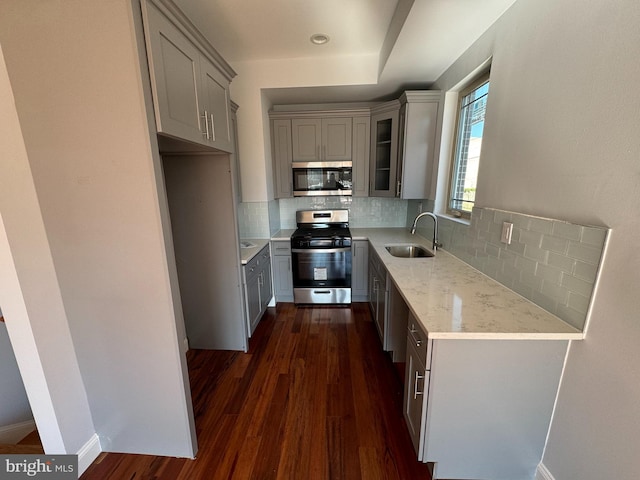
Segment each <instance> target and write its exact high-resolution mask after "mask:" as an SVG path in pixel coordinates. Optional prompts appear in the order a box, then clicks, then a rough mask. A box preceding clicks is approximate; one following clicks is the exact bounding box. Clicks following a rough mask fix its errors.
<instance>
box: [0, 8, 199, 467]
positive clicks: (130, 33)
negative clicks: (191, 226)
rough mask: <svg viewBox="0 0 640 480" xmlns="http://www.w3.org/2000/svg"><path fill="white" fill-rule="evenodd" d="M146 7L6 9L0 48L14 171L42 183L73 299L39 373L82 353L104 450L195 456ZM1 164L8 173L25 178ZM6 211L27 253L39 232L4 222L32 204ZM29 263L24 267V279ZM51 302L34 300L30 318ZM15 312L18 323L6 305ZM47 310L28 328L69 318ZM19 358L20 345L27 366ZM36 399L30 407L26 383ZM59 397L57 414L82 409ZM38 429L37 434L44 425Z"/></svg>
mask: <svg viewBox="0 0 640 480" xmlns="http://www.w3.org/2000/svg"><path fill="white" fill-rule="evenodd" d="M136 3H137V2H135V1H131V0H113V1H108V2H86V1H82V0H66V1H64V2H50V1H47V0H36V1H31V2H22V1H21V0H15V1H3V2H1V3H0V43H1V44H2V47H3V50H4V53H5V58H6V63H7V68H8V73H9V79H10V81H11V86H12V87H13V92H14V95H15V101H16V107H17V112H18V116H19V121H20V126H21V128H22V135H23V137H24V146H25V147H26V156H25V158H18V159H16V162H19V166H20V167H21V168H22V169H23V170H28V169H30V171H31V174H32V175H33V178H32V179H31V178H29V180H31V181H32V182H33V184H34V185H35V192H36V194H37V199H36V203H35V207H34V208H38V207H39V211H38V210H36V212H34V215H35V214H36V213H38V214H41V216H42V220H43V232H44V237H45V239H44V240H43V241H46V242H47V243H48V245H47V246H48V247H49V248H50V254H51V261H52V265H53V266H54V267H55V271H54V272H53V275H54V277H55V278H56V279H57V286H59V293H58V294H59V295H60V297H61V299H62V302H63V311H62V312H59V314H60V316H61V319H60V322H62V315H66V321H65V327H66V331H67V332H70V334H71V337H72V339H73V345H71V344H70V345H69V347H67V346H65V344H63V343H60V342H58V341H57V337H52V340H51V342H49V343H48V344H47V347H48V348H49V350H47V351H46V353H47V355H48V356H45V357H44V358H41V361H42V364H43V366H44V367H49V365H50V364H55V363H56V359H54V358H52V357H51V355H54V353H57V354H58V355H59V356H60V357H61V358H65V357H66V356H67V355H69V356H73V355H75V357H76V358H77V365H78V366H79V369H80V374H81V375H82V382H83V383H84V388H85V389H86V398H87V399H88V404H89V407H90V410H91V412H90V413H91V419H92V420H93V426H94V427H95V431H96V432H97V433H98V435H99V436H100V442H101V444H102V447H103V449H104V450H108V451H121V452H132V453H151V454H158V455H171V456H182V457H190V456H193V454H194V452H195V448H196V447H195V438H194V429H193V414H192V410H191V400H190V397H189V385H188V378H187V377H186V359H185V355H184V352H183V351H182V350H181V349H180V347H179V344H178V336H179V332H180V326H179V325H177V324H176V317H177V316H178V315H179V314H180V307H179V305H178V306H176V304H175V303H174V299H176V298H178V297H177V295H176V294H175V293H176V292H175V291H172V288H171V287H172V285H171V277H170V272H172V266H171V265H169V264H168V262H170V261H171V260H170V259H169V258H168V256H167V248H169V249H170V245H169V247H167V243H166V242H167V239H166V237H165V234H166V229H165V230H163V222H166V219H167V218H168V216H167V212H166V199H165V198H164V192H163V191H162V190H161V189H160V190H158V185H162V180H161V173H159V172H161V171H160V170H159V168H160V167H159V165H160V159H159V155H158V154H157V151H156V150H155V149H154V145H153V142H154V140H153V139H154V138H155V132H153V131H151V132H150V131H149V127H148V116H147V110H146V105H145V103H144V101H145V97H144V95H143V93H144V92H143V83H142V79H143V75H144V72H141V71H140V63H139V58H138V50H137V43H136V42H137V40H138V38H137V37H136V31H134V24H135V22H136V21H137V19H136V18H134V16H133V15H132V8H131V7H132V5H135V4H136ZM0 165H1V167H0V168H2V172H1V174H0V177H2V178H3V179H5V178H12V177H15V172H13V171H12V170H11V168H10V166H9V165H7V164H6V163H5V162H4V161H3V162H2V163H1V164H0ZM3 193H4V191H3ZM16 199H17V200H20V197H16ZM0 207H1V208H2V210H1V213H2V216H3V218H4V220H5V224H6V226H7V234H8V240H9V243H10V244H12V247H13V248H14V249H15V248H16V246H17V245H20V246H21V248H22V250H24V251H25V254H27V253H29V246H30V244H31V243H32V242H33V239H32V235H30V233H31V232H29V231H27V230H21V231H9V226H10V225H9V224H8V223H7V218H10V215H18V214H19V212H20V210H21V209H22V206H21V205H20V204H19V203H16V202H13V203H11V202H7V203H3V204H1V205H0ZM169 236H170V232H169ZM11 253H12V254H13V259H14V260H15V259H16V253H15V252H11ZM37 260H39V259H38V258H34V260H33V261H34V262H36V261H37ZM44 260H46V259H44ZM44 260H43V261H44ZM35 265H36V266H39V265H40V264H38V263H36V264H35ZM45 265H46V263H45ZM31 266H32V265H29V264H19V263H17V262H16V271H17V274H18V275H21V274H26V273H28V272H29V268H30V267H31ZM174 267H175V266H173V268H174ZM43 293H49V292H44V291H43V292H41V295H42V294H43ZM54 293H55V292H54ZM2 300H3V301H2V306H3V308H5V307H7V305H6V303H5V302H4V299H2ZM40 301H41V299H40V298H39V297H38V296H37V295H30V296H27V295H25V303H26V307H27V310H28V309H29V308H35V306H37V305H39V303H40ZM5 313H6V314H7V317H8V318H9V319H11V312H10V311H9V308H8V307H7V308H6V311H5ZM36 313H37V316H31V315H30V316H29V318H28V319H24V322H25V327H28V326H29V324H30V325H31V326H35V325H36V323H37V322H42V323H47V322H51V319H50V318H48V317H47V315H48V314H49V316H50V315H52V314H53V315H58V312H57V311H54V312H46V311H44V312H43V311H41V310H38V311H37V312H36ZM52 325H55V324H52ZM9 327H11V325H9ZM62 331H63V332H64V331H65V330H64V329H63V330H62ZM11 333H12V332H11V329H10V334H11ZM34 333H35V332H34ZM13 340H14V336H13V335H12V341H13ZM14 347H15V342H14ZM21 354H22V355H24V354H25V352H24V351H19V350H18V349H17V348H16V356H17V358H18V362H19V363H20V360H21ZM41 354H42V352H41ZM61 370H62V371H61V372H60V374H61V375H62V374H63V373H65V372H66V371H67V369H64V368H62V367H61ZM23 377H24V375H23ZM25 383H27V379H26V378H25ZM52 383H53V382H52ZM54 385H55V383H54ZM63 386H64V383H62V384H61V386H60V388H63ZM76 390H77V388H75V387H74V388H72V389H70V391H69V392H68V395H72V394H74V393H76ZM27 393H28V394H29V397H30V399H31V397H32V395H31V392H29V385H27ZM37 393H38V392H35V394H37ZM56 400H57V399H55V398H54V399H53V403H54V407H55V409H56V410H61V411H63V412H65V413H66V410H67V409H69V410H72V409H73V407H74V404H73V403H71V402H69V404H68V405H67V404H58V403H57V401H56ZM32 404H33V401H32ZM34 413H35V409H34ZM73 413H74V414H76V415H79V414H80V415H81V414H82V411H80V410H79V412H78V413H76V412H73ZM69 415H70V416H69V421H76V422H79V420H78V419H77V418H74V417H73V416H72V415H71V412H70V414H69ZM36 421H37V423H38V427H39V428H40V421H39V420H38V417H37V415H36ZM46 447H47V446H46V444H45V449H46Z"/></svg>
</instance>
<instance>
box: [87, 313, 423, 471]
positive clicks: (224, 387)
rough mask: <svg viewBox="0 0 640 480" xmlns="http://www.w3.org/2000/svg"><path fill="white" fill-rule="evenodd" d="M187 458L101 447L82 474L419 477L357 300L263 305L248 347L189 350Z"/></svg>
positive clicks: (391, 378) (397, 387)
mask: <svg viewBox="0 0 640 480" xmlns="http://www.w3.org/2000/svg"><path fill="white" fill-rule="evenodd" d="M187 358H188V363H189V373H190V380H191V387H192V396H193V402H194V412H195V420H196V428H197V435H198V446H199V451H198V454H197V458H196V460H188V459H180V458H169V457H154V456H148V455H123V454H112V453H103V454H101V455H100V456H99V457H98V459H97V460H96V461H95V462H94V464H93V465H91V466H90V467H89V468H88V469H87V471H86V472H85V473H84V474H83V475H82V477H81V478H82V479H83V480H93V479H100V480H109V479H112V480H123V479H126V480H131V479H159V480H164V479H167V480H169V479H171V480H175V479H257V480H266V479H291V480H298V479H345V480H356V479H362V480H375V479H390V480H393V479H397V480H414V479H422V480H430V478H431V477H430V475H429V473H428V470H427V467H426V465H424V464H420V463H419V462H418V461H417V460H416V456H415V454H414V450H413V446H412V444H411V439H410V437H409V433H408V431H407V429H406V426H405V423H404V419H403V417H402V382H401V379H400V375H399V374H398V370H397V368H394V366H393V364H392V363H391V361H390V359H389V357H388V356H387V355H386V354H384V353H383V352H382V350H381V346H380V341H379V339H378V336H377V332H376V330H375V327H374V324H373V322H372V321H371V317H370V314H369V309H368V306H367V305H366V304H364V303H356V304H353V305H352V306H351V307H344V308H343V307H313V308H312V307H303V308H297V307H295V306H294V305H293V304H278V307H277V309H269V311H268V312H267V314H266V315H265V316H264V318H263V319H262V321H261V322H260V324H259V325H258V328H257V329H256V332H255V334H254V336H253V337H252V338H251V342H250V351H249V353H247V354H244V353H239V352H220V351H207V350H192V351H189V353H188V357H187Z"/></svg>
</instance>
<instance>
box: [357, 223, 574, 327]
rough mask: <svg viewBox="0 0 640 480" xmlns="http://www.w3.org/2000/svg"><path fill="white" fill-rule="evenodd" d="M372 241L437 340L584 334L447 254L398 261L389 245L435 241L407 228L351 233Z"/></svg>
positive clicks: (398, 286)
mask: <svg viewBox="0 0 640 480" xmlns="http://www.w3.org/2000/svg"><path fill="white" fill-rule="evenodd" d="M351 234H352V237H353V239H354V240H364V239H368V240H369V243H370V245H371V246H372V247H373V248H374V249H375V251H376V253H377V254H378V256H379V257H380V259H381V261H382V263H383V264H384V265H385V267H386V268H387V271H388V272H389V274H390V276H391V279H392V281H393V283H394V284H395V285H396V286H397V288H398V290H399V292H400V294H401V295H402V296H403V297H404V299H405V301H406V302H407V305H408V306H409V309H410V310H411V312H412V313H413V314H414V316H415V317H416V319H417V320H418V321H419V322H420V323H421V325H422V327H423V328H424V329H425V330H426V332H427V333H428V335H429V337H430V338H434V339H480V338H481V339H502V340H505V339H539V340H545V339H548V340H580V339H582V338H583V333H582V332H581V331H579V330H577V329H576V328H574V327H572V326H571V325H569V324H568V323H566V322H564V321H562V320H561V319H559V318H558V317H556V316H555V315H553V314H551V313H549V312H547V311H546V310H544V309H542V308H541V307H539V306H537V305H535V304H534V303H532V302H530V301H529V300H527V299H525V298H524V297H521V296H520V295H518V294H517V293H515V292H514V291H512V290H510V289H508V288H507V287H505V286H503V285H502V284H500V283H498V282H496V281H495V280H493V279H491V278H489V277H488V276H486V275H484V274H482V273H481V272H479V271H478V270H476V269H475V268H473V267H471V266H469V265H468V264H466V263H464V262H462V261H461V260H459V259H458V258H456V257H454V256H453V255H451V254H449V253H448V252H446V251H444V250H438V251H437V252H436V255H435V257H431V258H397V257H393V256H391V254H389V252H387V250H386V249H385V248H384V247H385V245H389V244H394V243H396V244H398V243H416V244H420V245H422V246H424V247H426V248H428V249H429V250H431V241H430V240H427V239H425V238H424V237H421V236H420V235H411V234H410V233H409V231H408V230H407V229H406V228H352V229H351Z"/></svg>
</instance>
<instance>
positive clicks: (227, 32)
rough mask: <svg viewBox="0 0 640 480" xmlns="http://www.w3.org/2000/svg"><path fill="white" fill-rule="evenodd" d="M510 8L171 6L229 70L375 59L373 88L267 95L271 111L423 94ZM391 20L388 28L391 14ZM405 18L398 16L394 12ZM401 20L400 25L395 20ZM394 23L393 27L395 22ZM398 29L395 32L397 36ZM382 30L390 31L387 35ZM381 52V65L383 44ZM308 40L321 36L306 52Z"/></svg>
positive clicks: (384, 0) (383, 2)
mask: <svg viewBox="0 0 640 480" xmlns="http://www.w3.org/2000/svg"><path fill="white" fill-rule="evenodd" d="M514 1H515V0H415V1H414V0H399V1H398V0H269V1H266V0H175V3H176V4H177V5H178V6H179V7H180V8H181V9H182V10H183V11H184V12H185V13H186V14H187V16H188V17H189V18H190V19H191V20H192V21H193V23H194V24H195V25H196V26H197V27H198V29H199V30H200V31H201V32H202V33H203V34H204V35H205V36H206V37H207V38H208V39H209V40H210V41H211V43H212V44H213V45H215V47H216V49H217V50H218V52H220V54H221V55H222V56H223V57H224V58H225V59H226V60H227V61H228V62H229V63H230V64H231V65H232V66H233V64H234V62H241V61H243V62H244V61H255V60H270V59H279V60H281V59H286V58H307V57H318V56H324V57H332V56H336V57H337V56H345V55H352V56H359V55H371V54H375V55H381V65H383V68H382V71H381V74H380V79H379V83H378V85H375V86H362V87H357V86H355V87H354V86H350V87H341V86H334V87H313V88H309V87H307V88H303V89H292V88H287V89H273V90H271V91H270V92H269V96H270V98H271V99H272V101H273V102H274V103H301V101H302V99H304V103H310V99H312V100H313V101H314V102H344V101H367V100H378V99H382V98H385V97H386V96H389V95H395V94H396V92H397V91H399V90H400V89H404V88H418V87H428V86H429V85H430V84H431V83H432V82H433V81H435V80H436V79H437V78H438V77H439V76H440V75H441V74H442V73H443V72H444V71H445V70H446V69H447V67H449V66H450V65H451V64H452V63H453V61H454V60H456V59H457V58H458V57H459V56H460V55H461V54H462V53H463V52H464V51H465V50H466V49H467V48H468V47H469V46H470V45H471V44H472V43H473V42H474V41H475V40H476V39H477V38H478V37H479V36H480V35H482V33H483V32H484V31H485V30H486V29H487V28H488V27H489V26H490V25H491V24H493V23H494V22H495V20H497V18H498V17H499V16H500V15H502V13H504V12H505V11H506V10H507V9H508V8H509V6H511V4H512V3H514ZM396 7H397V9H398V15H397V16H396V19H395V20H394V22H393V23H392V19H393V17H394V13H395V12H396ZM407 11H408V15H404V14H402V12H404V13H406V12H407ZM405 16H406V20H405V21H404V24H402V19H403V18H404V17H405ZM398 20H399V22H398ZM399 25H402V27H401V29H400V28H399ZM390 26H391V27H392V28H391V30H390ZM388 32H389V39H388V40H387V44H386V47H387V50H389V49H390V53H389V54H388V59H386V63H385V58H384V57H385V56H386V55H385V54H384V53H382V54H381V52H383V46H385V38H386V37H387V34H388ZM314 33H324V34H327V35H328V36H329V37H330V38H331V40H330V42H329V43H328V44H326V45H321V46H317V45H313V44H312V43H311V42H310V41H309V37H310V36H311V35H313V34H314Z"/></svg>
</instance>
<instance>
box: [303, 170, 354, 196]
mask: <svg viewBox="0 0 640 480" xmlns="http://www.w3.org/2000/svg"><path fill="white" fill-rule="evenodd" d="M292 168H293V196H294V197H304V196H310V195H311V196H319V195H351V191H352V181H351V174H352V167H351V162H293V163H292Z"/></svg>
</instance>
